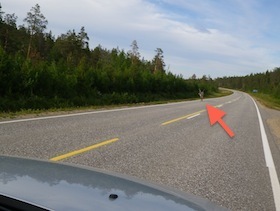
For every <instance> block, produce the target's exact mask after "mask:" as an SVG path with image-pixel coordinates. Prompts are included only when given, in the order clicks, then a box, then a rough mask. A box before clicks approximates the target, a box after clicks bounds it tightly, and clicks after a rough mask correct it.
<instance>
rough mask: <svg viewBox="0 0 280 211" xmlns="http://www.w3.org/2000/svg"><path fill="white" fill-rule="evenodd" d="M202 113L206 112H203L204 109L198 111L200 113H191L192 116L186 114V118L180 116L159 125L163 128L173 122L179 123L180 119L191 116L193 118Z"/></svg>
mask: <svg viewBox="0 0 280 211" xmlns="http://www.w3.org/2000/svg"><path fill="white" fill-rule="evenodd" d="M204 111H206V110H205V109H203V110H200V111H197V112H194V113H192V114H188V115H186V116H182V117H179V118H176V119H172V120H169V121H167V122H164V123H162V124H161V125H162V126H164V125H168V124H171V123H173V122H177V121H180V120H182V119H187V118H189V117H191V116H194V115H197V114H200V113H202V112H204Z"/></svg>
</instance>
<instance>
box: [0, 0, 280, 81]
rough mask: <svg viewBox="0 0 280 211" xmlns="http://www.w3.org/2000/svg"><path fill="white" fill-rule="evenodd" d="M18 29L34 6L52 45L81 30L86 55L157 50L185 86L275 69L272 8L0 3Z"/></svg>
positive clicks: (221, 0) (135, 1)
mask: <svg viewBox="0 0 280 211" xmlns="http://www.w3.org/2000/svg"><path fill="white" fill-rule="evenodd" d="M0 3H1V5H2V10H3V11H4V12H5V13H8V14H12V13H15V14H16V16H17V17H18V19H17V24H18V25H22V24H24V22H23V19H24V18H25V17H26V14H27V12H29V11H30V9H31V8H32V7H33V6H35V4H36V3H38V4H39V5H40V7H41V12H42V13H43V14H44V16H45V17H46V19H47V20H48V25H47V32H48V31H52V33H53V34H54V35H55V36H56V37H57V36H59V35H61V34H62V33H66V32H67V31H68V30H72V29H74V30H75V31H76V32H79V31H80V29H81V27H82V26H84V27H85V30H86V32H87V33H88V36H89V38H90V48H91V49H94V48H95V47H96V46H98V45H99V44H100V45H101V46H102V47H104V48H107V49H112V48H116V47H118V48H119V49H124V50H125V51H128V50H130V48H131V47H130V45H131V43H132V41H133V40H136V41H137V44H138V47H139V52H140V54H141V57H144V58H145V59H147V60H151V59H152V58H153V57H154V55H155V49H156V48H161V49H162V50H163V55H164V61H165V64H166V69H167V70H168V71H170V72H172V73H174V74H177V75H182V76H183V77H184V78H189V77H191V76H192V75H193V74H196V76H197V77H202V76H203V75H206V76H211V77H212V78H216V77H223V76H244V75H248V74H251V73H260V72H265V71H266V70H272V69H273V68H275V67H279V66H280V59H279V58H280V24H279V23H280V16H279V15H278V13H279V8H280V1H279V0H121V1H118V0H59V1H57V0H24V1H23V0H1V1H0Z"/></svg>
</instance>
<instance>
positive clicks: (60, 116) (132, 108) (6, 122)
mask: <svg viewBox="0 0 280 211" xmlns="http://www.w3.org/2000/svg"><path fill="white" fill-rule="evenodd" d="M186 102H190V101H183V102H177V103H165V104H160V105H146V106H137V107H130V108H118V109H110V110H101V111H89V112H82V113H74V114H62V115H55V116H45V117H34V118H29V119H16V120H8V121H2V122H0V125H1V124H9V123H16V122H28V121H36V120H44V119H55V118H64V117H73V116H82V115H89V114H98V113H109V112H116V111H127V110H136V109H143V108H152V107H160V106H169V105H176V104H183V103H186Z"/></svg>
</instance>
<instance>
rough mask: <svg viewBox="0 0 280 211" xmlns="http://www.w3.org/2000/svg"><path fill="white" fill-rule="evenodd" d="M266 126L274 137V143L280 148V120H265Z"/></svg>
mask: <svg viewBox="0 0 280 211" xmlns="http://www.w3.org/2000/svg"><path fill="white" fill-rule="evenodd" d="M267 124H268V126H269V128H270V130H271V132H272V133H273V134H274V135H275V136H276V138H277V139H276V143H277V145H278V147H279V148H280V118H277V119H267Z"/></svg>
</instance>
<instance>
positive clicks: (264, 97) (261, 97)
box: [249, 93, 280, 110]
mask: <svg viewBox="0 0 280 211" xmlns="http://www.w3.org/2000/svg"><path fill="white" fill-rule="evenodd" d="M249 94H250V95H251V96H252V97H254V98H255V99H256V100H257V101H259V102H260V103H261V104H263V105H265V106H266V107H268V108H273V109H276V110H280V98H275V97H273V96H271V95H268V94H263V93H249Z"/></svg>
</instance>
